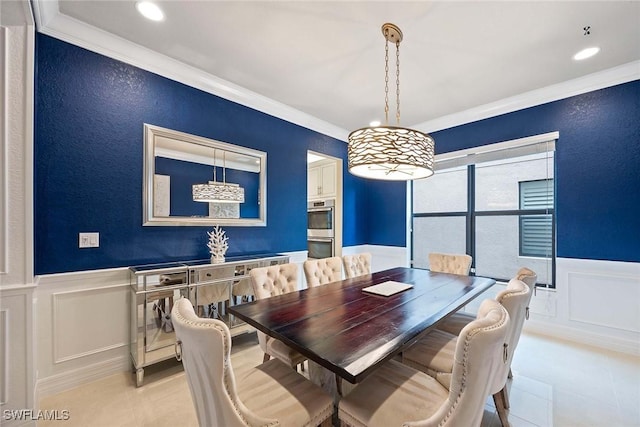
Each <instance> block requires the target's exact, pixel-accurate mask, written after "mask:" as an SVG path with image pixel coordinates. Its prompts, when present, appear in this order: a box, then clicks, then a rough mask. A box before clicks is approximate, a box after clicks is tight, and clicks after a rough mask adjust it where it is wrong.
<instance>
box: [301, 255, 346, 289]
mask: <svg viewBox="0 0 640 427" xmlns="http://www.w3.org/2000/svg"><path fill="white" fill-rule="evenodd" d="M302 268H303V269H304V276H305V278H306V279H307V286H308V287H309V288H311V287H314V286H318V285H325V284H327V283H331V282H336V281H338V280H342V260H341V259H340V257H337V256H334V257H331V258H321V259H308V260H306V261H305V262H304V263H303V264H302Z"/></svg>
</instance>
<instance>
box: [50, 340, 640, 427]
mask: <svg viewBox="0 0 640 427" xmlns="http://www.w3.org/2000/svg"><path fill="white" fill-rule="evenodd" d="M232 352H233V355H232V363H233V367H234V370H235V371H236V372H237V371H242V370H243V369H248V368H250V367H251V366H254V365H256V364H258V363H260V362H261V361H262V353H261V352H260V349H259V348H258V346H257V340H256V338H255V334H246V335H243V336H239V337H236V338H234V345H233V350H232ZM512 368H513V374H514V375H513V380H512V383H511V388H510V401H511V409H510V414H509V421H510V422H511V425H512V426H513V427H533V426H540V427H550V426H556V427H580V426H585V427H587V426H588V427H640V359H638V358H637V357H633V356H628V355H623V354H618V353H613V352H608V351H604V350H600V349H597V348H593V347H587V346H583V345H578V344H574V343H570V342H565V341H559V340H554V339H550V338H547V337H542V336H539V335H533V334H526V333H524V334H523V335H522V338H521V340H520V343H519V345H518V349H517V352H516V355H515V357H514V361H513V365H512ZM39 409H49V410H55V409H57V410H63V409H67V410H69V414H70V419H69V420H66V421H46V422H40V423H38V426H43V427H46V426H50V425H55V426H60V427H72V426H83V427H85V426H88V427H93V426H95V427H100V426H105V427H107V426H108V427H116V426H153V427H162V426H181V427H188V426H197V425H198V422H197V419H196V415H195V410H194V409H193V404H192V401H191V396H190V394H189V388H188V386H187V383H186V379H185V375H184V372H183V371H182V367H181V365H180V364H178V363H177V362H175V361H166V362H163V363H161V364H158V365H156V366H153V367H149V368H147V369H146V372H145V385H144V386H142V387H140V388H136V387H135V380H134V375H133V374H130V373H120V374H116V375H112V376H109V377H107V378H104V379H101V380H99V381H95V382H93V383H91V384H87V385H84V386H81V387H78V388H75V389H73V390H69V391H66V392H63V393H59V394H56V395H53V396H47V397H45V398H43V399H41V401H40V407H39ZM499 426H500V421H499V420H498V417H497V415H496V414H495V408H494V407H493V402H492V400H491V399H489V400H488V401H487V405H486V407H485V413H484V418H483V422H482V427H499Z"/></svg>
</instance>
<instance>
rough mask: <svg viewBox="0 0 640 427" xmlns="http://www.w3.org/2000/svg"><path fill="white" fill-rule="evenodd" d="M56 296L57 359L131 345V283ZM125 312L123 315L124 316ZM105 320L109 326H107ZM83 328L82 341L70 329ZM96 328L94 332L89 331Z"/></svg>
mask: <svg viewBox="0 0 640 427" xmlns="http://www.w3.org/2000/svg"><path fill="white" fill-rule="evenodd" d="M52 297H53V301H52V304H53V307H52V315H53V323H52V325H53V361H54V363H62V362H66V361H69V360H72V359H77V358H80V357H85V356H88V355H91V354H97V353H102V352H105V351H108V350H112V349H115V348H118V347H123V346H127V345H128V344H129V340H128V339H124V338H125V336H126V335H127V334H128V331H129V329H128V327H129V326H128V325H129V318H128V317H127V314H128V312H129V310H128V304H129V285H128V284H124V285H115V286H107V287H103V288H93V289H82V290H77V291H68V292H57V293H54V294H53V295H52ZM120 314H123V316H120ZM105 320H106V321H107V322H108V324H109V328H104V326H105ZM79 326H81V328H82V335H83V340H81V341H79V340H78V339H76V337H75V336H73V335H72V334H69V333H68V331H72V330H75V329H77V328H78V327H79ZM88 331H92V332H93V333H85V332H88Z"/></svg>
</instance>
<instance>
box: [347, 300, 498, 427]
mask: <svg viewBox="0 0 640 427" xmlns="http://www.w3.org/2000/svg"><path fill="white" fill-rule="evenodd" d="M508 324H509V314H508V313H507V311H506V310H505V309H504V307H502V306H501V305H500V304H499V303H498V302H496V301H494V300H489V299H488V300H485V301H483V303H482V304H481V305H480V310H479V311H478V317H477V319H476V320H475V321H473V322H471V323H469V324H468V325H467V326H465V327H464V329H463V330H462V332H461V333H460V339H459V340H458V341H457V343H456V347H455V351H454V354H453V360H454V361H455V362H454V364H453V372H452V375H451V381H450V386H449V388H446V387H444V386H443V385H442V384H440V383H439V382H438V381H437V380H435V379H434V378H433V377H431V376H429V375H427V374H425V373H424V372H420V371H418V370H416V369H413V368H411V367H409V366H407V365H404V364H402V363H399V362H396V361H395V360H391V361H389V362H388V363H386V364H384V365H382V367H380V368H379V369H378V370H376V371H375V372H374V373H372V374H371V375H370V376H369V377H367V378H365V379H364V381H362V383H360V384H358V385H357V386H356V387H355V388H354V389H353V390H352V391H351V392H350V393H349V394H347V395H346V396H345V397H343V398H342V400H341V401H340V403H339V407H338V417H339V419H340V421H341V422H342V425H343V426H345V425H346V426H353V427H355V426H358V427H364V426H368V427H377V426H382V427H390V426H411V427H436V426H442V427H460V426H464V427H477V426H479V425H480V423H481V421H482V416H483V413H484V404H485V401H486V399H487V397H488V396H489V389H490V386H491V380H492V379H493V376H494V375H495V374H496V373H497V372H498V371H499V370H500V369H503V368H502V366H503V365H504V363H505V362H504V359H503V345H504V341H505V338H506V333H507V329H508Z"/></svg>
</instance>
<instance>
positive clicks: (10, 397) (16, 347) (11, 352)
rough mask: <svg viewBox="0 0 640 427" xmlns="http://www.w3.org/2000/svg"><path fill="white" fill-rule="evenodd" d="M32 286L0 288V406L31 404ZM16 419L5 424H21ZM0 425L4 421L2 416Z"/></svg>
mask: <svg viewBox="0 0 640 427" xmlns="http://www.w3.org/2000/svg"><path fill="white" fill-rule="evenodd" d="M34 289H35V287H34V286H32V285H28V286H12V287H3V288H0V334H1V335H2V341H1V342H0V369H1V370H2V371H1V374H0V409H2V411H5V410H18V409H31V408H34V407H35V406H34V405H35V403H36V400H35V395H34V388H35V387H34V385H35V378H34V374H33V372H34V370H33V366H34V342H35V338H34V328H33V292H34ZM20 423H21V421H19V420H11V421H8V422H7V424H6V425H22V424H20ZM2 425H3V426H4V425H5V420H4V418H3V419H2Z"/></svg>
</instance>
